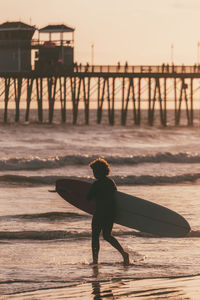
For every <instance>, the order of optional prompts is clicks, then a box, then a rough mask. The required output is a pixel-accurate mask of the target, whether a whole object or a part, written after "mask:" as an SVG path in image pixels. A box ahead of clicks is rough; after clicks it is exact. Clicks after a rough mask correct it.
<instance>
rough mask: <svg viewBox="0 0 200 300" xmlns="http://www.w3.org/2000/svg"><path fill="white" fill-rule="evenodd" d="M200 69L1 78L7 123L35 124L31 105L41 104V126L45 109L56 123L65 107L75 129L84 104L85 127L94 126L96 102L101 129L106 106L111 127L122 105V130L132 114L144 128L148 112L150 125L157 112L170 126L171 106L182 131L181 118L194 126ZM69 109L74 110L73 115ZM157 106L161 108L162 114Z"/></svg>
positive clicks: (77, 69) (0, 115) (89, 69)
mask: <svg viewBox="0 0 200 300" xmlns="http://www.w3.org/2000/svg"><path fill="white" fill-rule="evenodd" d="M199 78H200V66H197V65H193V66H184V65H182V66H174V65H170V66H169V65H164V64H163V65H161V66H127V65H125V66H120V65H117V66H89V65H86V66H83V65H75V66H74V68H73V70H72V71H70V72H69V71H67V70H66V71H65V70H63V69H62V71H59V70H54V71H48V72H46V73H45V72H44V73H42V71H40V72H38V71H30V72H16V73H8V72H6V73H0V101H1V111H0V120H1V122H5V123H6V122H12V121H15V122H20V121H29V119H30V114H31V109H30V104H31V102H33V101H34V102H35V103H36V104H37V111H38V121H39V122H43V121H44V118H43V105H44V102H45V101H47V102H48V121H49V123H52V122H53V120H54V110H55V102H56V103H57V102H58V101H59V102H60V110H61V122H66V121H67V114H66V112H67V113H68V114H69V113H70V114H72V116H73V117H72V123H73V124H77V122H78V111H79V106H80V102H82V103H83V104H84V113H85V124H89V122H90V118H89V112H90V104H91V101H95V102H96V104H97V123H98V124H100V123H101V121H102V114H103V111H104V106H105V103H106V107H107V110H108V123H109V124H110V125H114V124H115V121H116V120H115V110H116V102H118V104H120V109H121V121H120V122H121V124H122V125H126V122H127V112H128V110H130V106H131V110H132V113H133V114H132V115H133V124H135V125H140V124H141V112H142V110H143V109H144V107H146V108H147V113H148V116H147V123H148V124H149V125H150V126H152V125H153V124H154V121H155V110H156V109H158V110H159V115H160V123H161V125H163V126H167V124H168V122H167V121H168V120H167V112H168V109H169V108H168V103H169V101H171V103H172V107H173V109H174V125H177V126H178V125H179V124H180V120H181V112H182V110H184V111H185V112H186V118H187V125H188V126H192V125H193V121H194V105H193V104H194V100H193V99H194V95H195V97H196V98H197V95H196V93H197V92H198V90H199V88H200V86H199ZM22 99H23V101H24V100H25V101H26V113H25V119H24V120H21V118H20V101H22ZM11 101H12V102H13V101H14V103H15V120H9V118H8V111H9V109H8V107H9V103H10V102H11ZM199 101H200V99H199ZM2 103H3V104H2ZM68 103H70V104H71V107H72V108H71V110H70V111H69V110H67V109H66V108H67V105H68ZM156 106H157V108H156Z"/></svg>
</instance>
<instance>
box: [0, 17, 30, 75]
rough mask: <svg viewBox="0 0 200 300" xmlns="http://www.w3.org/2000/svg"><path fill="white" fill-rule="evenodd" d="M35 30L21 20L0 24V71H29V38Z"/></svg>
mask: <svg viewBox="0 0 200 300" xmlns="http://www.w3.org/2000/svg"><path fill="white" fill-rule="evenodd" d="M35 30H36V28H35V27H34V26H30V25H27V24H25V23H22V22H5V23H3V24H1V25H0V72H27V71H28V72H29V71H31V40H32V37H33V34H34V32H35Z"/></svg>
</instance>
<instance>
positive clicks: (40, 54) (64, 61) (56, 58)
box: [33, 24, 74, 72]
mask: <svg viewBox="0 0 200 300" xmlns="http://www.w3.org/2000/svg"><path fill="white" fill-rule="evenodd" d="M41 33H42V34H48V36H49V39H45V40H44V41H41V40H40V38H39V41H38V43H37V42H36V45H35V46H34V45H33V47H35V48H37V49H38V50H37V51H36V54H35V70H36V71H39V72H40V71H42V72H48V71H50V72H56V71H58V72H60V71H61V72H62V71H65V72H66V71H72V70H73V64H74V28H72V27H69V26H66V25H64V24H61V25H48V26H46V27H44V28H41V29H39V34H41ZM69 33H70V34H71V36H70V38H69ZM66 34H68V38H67V39H66V36H64V35H66ZM53 35H54V37H57V39H56V38H54V39H53ZM58 36H60V38H59V39H58Z"/></svg>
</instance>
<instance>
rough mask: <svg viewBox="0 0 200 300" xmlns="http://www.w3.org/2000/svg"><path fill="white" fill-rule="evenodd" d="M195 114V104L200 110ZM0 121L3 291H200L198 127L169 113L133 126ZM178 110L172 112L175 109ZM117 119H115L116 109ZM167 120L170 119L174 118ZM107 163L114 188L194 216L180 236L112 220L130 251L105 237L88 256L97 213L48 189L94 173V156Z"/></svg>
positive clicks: (92, 295)
mask: <svg viewBox="0 0 200 300" xmlns="http://www.w3.org/2000/svg"><path fill="white" fill-rule="evenodd" d="M197 116H198V112H197ZM95 118H96V112H95V111H93V112H91V123H90V125H89V126H87V125H84V122H82V121H81V120H83V116H82V119H81V118H80V122H79V123H78V124H77V125H75V126H73V125H72V124H71V122H70V117H69V118H68V119H67V123H66V124H60V121H59V120H60V112H59V111H57V112H55V118H54V123H53V124H48V123H44V124H39V123H38V122H36V121H34V120H33V121H32V122H30V123H23V122H21V123H19V124H15V123H13V122H10V123H8V124H3V123H2V122H1V124H0V143H1V144H0V145H1V158H0V185H1V193H0V198H1V201H0V253H1V255H0V266H1V272H0V299H82V300H84V299H86V300H89V299H102V298H107V299H126V298H127V299H173V300H174V299H196V300H199V299H200V296H199V295H200V251H199V247H200V185H199V183H200V149H199V139H200V128H199V123H200V122H199V119H198V118H196V120H195V126H194V127H187V126H185V124H186V120H185V119H184V117H183V124H181V126H179V127H174V126H173V124H172V123H173V122H171V124H170V125H169V126H168V127H166V128H163V127H161V126H160V125H159V122H157V123H156V124H155V125H154V126H152V127H150V126H147V125H146V123H145V121H144V120H143V121H142V125H141V126H140V127H138V126H135V125H134V123H133V121H132V119H131V115H130V117H129V120H128V122H127V126H121V125H120V122H119V119H118V121H117V122H116V125H114V126H109V125H108V121H107V119H106V116H105V117H104V119H103V122H102V124H99V125H98V124H96V122H95ZM171 118H173V116H172V117H171ZM116 120H117V119H116ZM169 121H170V120H169ZM97 157H103V158H105V159H106V160H107V161H108V162H109V163H110V165H111V174H110V176H111V177H112V178H113V179H114V180H115V182H116V184H117V187H118V190H120V191H122V192H126V193H129V194H132V195H135V196H138V197H141V198H144V199H147V200H150V201H153V202H155V203H158V204H161V205H164V206H167V207H168V208H170V209H172V210H175V211H176V212H178V213H180V214H181V215H183V216H184V217H185V218H186V219H187V220H188V222H189V223H190V226H191V232H190V233H189V234H188V236H186V237H184V238H160V237H156V236H150V235H147V234H145V233H141V232H137V231H135V230H132V229H129V228H126V227H122V226H119V225H115V226H114V229H113V234H114V236H115V237H116V238H117V239H118V240H119V241H120V243H121V244H122V245H123V247H124V248H125V249H127V251H128V252H129V253H130V256H131V260H132V262H131V264H130V266H126V267H125V266H123V263H122V261H121V257H120V255H119V254H118V252H117V251H116V250H115V249H114V248H112V247H111V246H110V245H109V244H108V243H106V242H105V241H104V240H103V239H102V238H101V247H100V260H99V265H98V266H92V264H91V262H92V256H91V216H90V215H87V214H86V213H84V212H82V211H80V210H78V209H76V208H75V207H73V206H71V205H70V204H68V203H67V202H66V201H64V200H63V199H62V198H61V197H60V196H59V195H58V194H56V193H50V192H49V190H52V189H54V188H55V181H56V180H57V179H59V178H77V179H81V180H85V181H89V182H92V181H93V176H92V171H91V170H90V168H89V167H88V163H89V162H90V161H92V160H93V159H95V158H97Z"/></svg>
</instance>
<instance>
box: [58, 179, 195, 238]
mask: <svg viewBox="0 0 200 300" xmlns="http://www.w3.org/2000/svg"><path fill="white" fill-rule="evenodd" d="M90 186H91V183H88V182H85V181H80V180H74V179H60V180H57V181H56V192H57V193H58V194H59V195H60V196H61V197H62V198H63V199H64V200H66V201H67V202H69V203H70V204H72V205H73V206H75V207H77V208H79V209H81V210H82V211H84V212H86V213H89V214H93V213H94V211H95V202H94V201H88V200H87V199H86V197H87V194H88V191H89V189H90ZM115 202H116V207H115V210H116V214H115V223H117V224H120V225H123V226H126V227H129V228H132V229H136V230H139V231H141V232H146V233H149V234H153V235H157V236H161V237H184V236H186V235H187V233H188V232H189V231H190V225H189V224H188V222H187V220H186V219H185V218H183V217H182V216H181V215H180V214H178V213H176V212H174V211H172V210H170V209H168V208H166V207H164V206H161V205H158V204H156V203H153V202H150V201H147V200H144V199H142V198H138V197H135V196H132V195H129V194H126V193H122V192H120V191H116V192H115Z"/></svg>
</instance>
